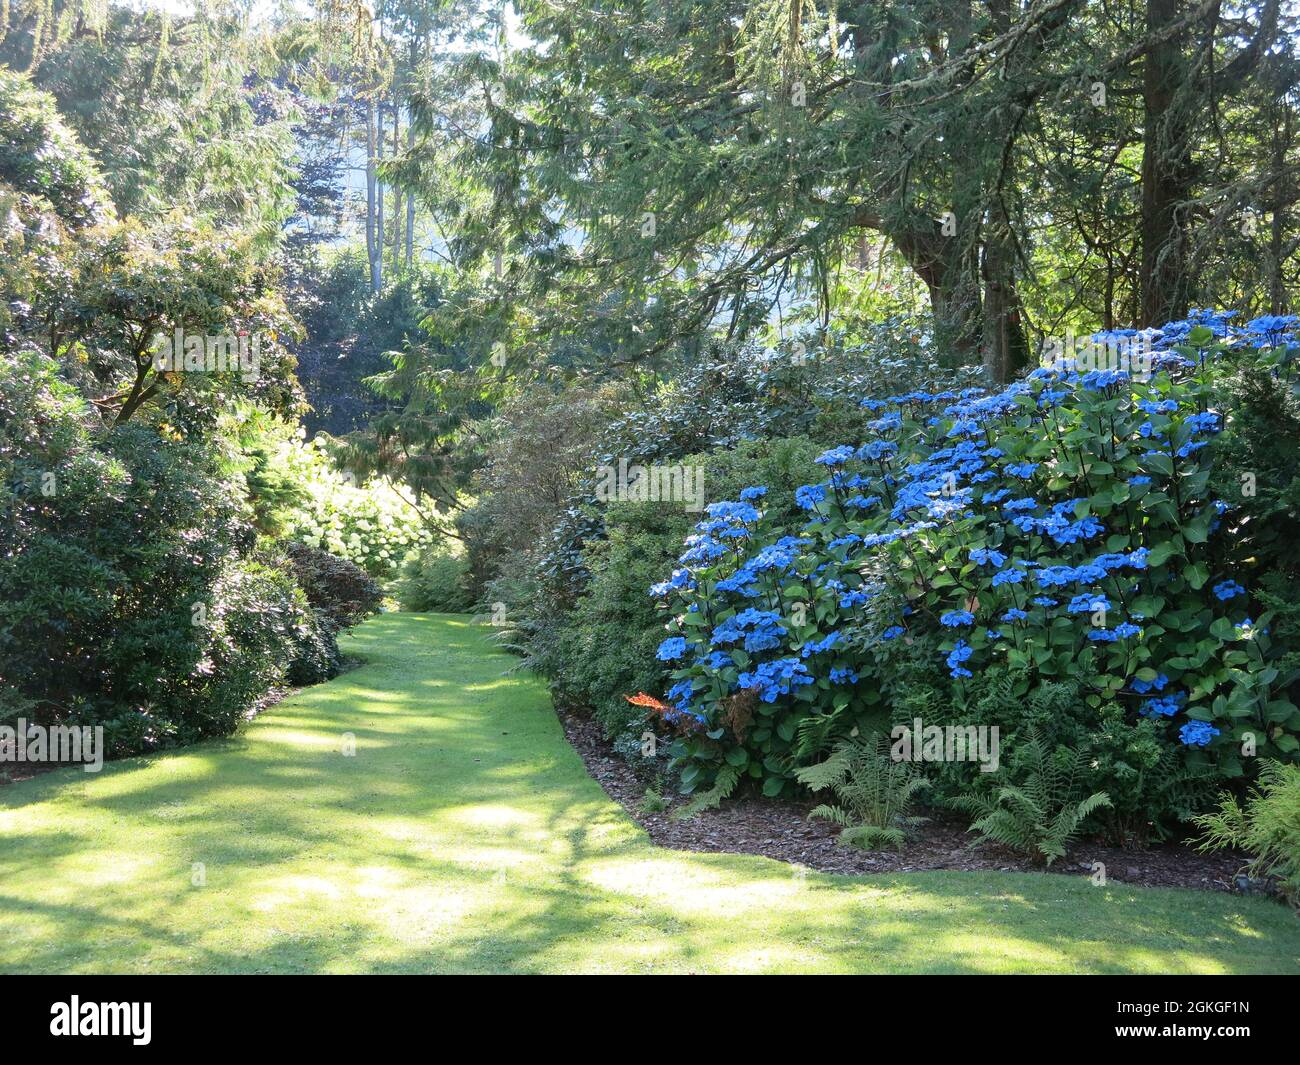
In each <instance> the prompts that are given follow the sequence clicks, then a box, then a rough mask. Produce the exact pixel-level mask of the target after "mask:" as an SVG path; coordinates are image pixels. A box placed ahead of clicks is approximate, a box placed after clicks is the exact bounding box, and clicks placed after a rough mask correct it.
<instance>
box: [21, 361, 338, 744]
mask: <svg viewBox="0 0 1300 1065" xmlns="http://www.w3.org/2000/svg"><path fill="white" fill-rule="evenodd" d="M217 451H218V449H217V448H216V447H215V446H213V445H212V444H211V443H210V442H204V441H203V440H201V439H196V440H193V441H191V440H186V441H184V442H171V441H168V440H166V439H164V437H163V436H162V435H160V433H159V431H158V429H156V428H153V427H151V426H149V425H147V424H144V423H140V424H136V423H130V424H127V425H122V426H118V427H117V428H115V429H112V430H105V429H103V427H102V426H101V425H100V423H99V420H98V419H97V418H96V417H95V416H94V415H93V414H92V413H90V411H89V409H88V407H87V404H86V403H85V402H84V401H83V400H82V399H81V398H80V397H79V396H78V395H77V393H76V391H75V390H74V389H73V388H72V387H71V386H69V385H67V384H65V383H64V382H62V381H61V380H60V379H59V376H58V374H57V371H56V366H55V363H54V362H53V360H50V359H48V358H45V357H43V356H40V355H36V354H32V355H26V356H21V357H17V358H14V359H12V360H10V361H9V362H6V363H5V364H3V365H0V480H2V482H3V484H4V485H5V488H6V490H7V491H6V496H5V498H4V500H3V505H4V506H5V509H6V510H7V511H8V514H9V515H10V517H9V519H8V520H6V521H4V522H3V523H0V689H5V690H6V691H5V694H4V696H3V697H2V699H0V705H3V706H5V707H6V708H7V709H12V708H18V707H28V708H34V709H35V714H34V715H33V714H29V715H28V716H29V717H31V716H36V717H38V718H40V719H42V720H44V721H46V722H56V721H57V722H68V723H77V724H88V725H96V724H102V725H104V726H105V728H106V733H107V735H106V739H107V741H108V745H109V749H110V752H111V753H112V754H114V755H122V754H127V753H132V752H136V751H142V750H149V749H154V748H158V747H163V746H171V745H175V744H181V743H190V742H193V741H195V740H198V739H201V738H203V737H205V736H215V735H224V734H227V733H229V732H231V731H232V730H233V729H234V728H235V727H236V725H237V724H238V722H239V720H240V719H241V716H242V715H243V714H244V713H246V712H247V711H248V710H249V709H250V708H251V707H252V706H254V705H255V703H256V702H257V700H258V699H260V698H261V697H262V696H263V695H264V694H265V692H266V691H267V689H268V688H269V687H271V686H272V685H274V684H276V683H278V682H279V681H280V680H281V679H282V677H283V674H284V670H285V664H286V663H288V662H290V661H292V660H293V658H294V656H295V647H296V646H297V645H298V643H299V642H300V641H301V640H303V639H304V638H310V634H311V631H312V629H313V627H315V626H316V624H317V622H316V619H315V617H314V615H313V614H312V613H311V610H310V609H309V607H308V605H307V601H306V598H305V597H304V595H303V593H302V591H301V590H300V589H299V588H298V587H297V586H296V584H295V583H294V582H293V579H292V578H291V577H290V575H289V574H288V573H287V572H284V571H282V570H280V569H278V568H276V567H275V566H272V565H269V564H267V562H266V561H263V560H259V559H258V558H257V557H255V552H254V547H255V542H256V536H255V534H254V531H253V529H252V527H251V525H249V523H248V521H247V520H246V518H247V512H246V508H245V507H244V505H243V502H242V498H241V494H240V491H239V488H238V486H237V485H236V484H235V483H233V482H232V481H231V480H229V478H228V476H227V475H226V474H225V473H223V470H222V466H221V462H220V458H219V456H218V454H217Z"/></svg>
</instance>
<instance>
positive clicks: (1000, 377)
mask: <svg viewBox="0 0 1300 1065" xmlns="http://www.w3.org/2000/svg"><path fill="white" fill-rule="evenodd" d="M980 276H981V279H982V280H983V282H984V298H983V300H982V311H983V319H984V321H983V336H982V339H981V344H980V354H981V356H982V359H983V362H984V369H985V371H986V372H987V373H988V375H989V377H990V378H991V379H992V380H993V381H996V382H997V383H999V384H1005V383H1006V382H1008V381H1010V380H1011V379H1012V378H1013V377H1015V375H1016V374H1017V373H1018V372H1019V371H1020V370H1022V369H1024V367H1025V365H1026V364H1027V363H1028V361H1029V344H1028V341H1027V340H1026V338H1025V330H1024V325H1023V323H1022V321H1021V316H1020V294H1019V292H1018V291H1017V289H1016V276H1015V247H1014V245H1013V244H1012V236H1011V223H1010V220H1009V219H1008V218H1007V216H1006V212H1005V211H1004V210H1003V209H1002V207H1001V206H1000V205H999V204H995V205H994V207H993V208H992V209H991V210H990V212H989V218H988V221H987V224H986V226H985V234H984V247H983V251H982V255H981V263H980Z"/></svg>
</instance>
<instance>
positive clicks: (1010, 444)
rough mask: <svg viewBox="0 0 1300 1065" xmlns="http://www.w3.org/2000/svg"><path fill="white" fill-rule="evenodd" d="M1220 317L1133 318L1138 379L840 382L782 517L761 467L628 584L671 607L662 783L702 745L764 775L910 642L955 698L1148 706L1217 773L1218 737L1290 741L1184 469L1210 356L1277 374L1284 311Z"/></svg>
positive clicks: (685, 767)
mask: <svg viewBox="0 0 1300 1065" xmlns="http://www.w3.org/2000/svg"><path fill="white" fill-rule="evenodd" d="M1230 317H1231V315H1230V314H1216V313H1211V312H1197V313H1195V314H1193V315H1192V316H1191V317H1190V318H1189V319H1188V320H1186V321H1182V322H1176V323H1170V324H1169V325H1167V326H1165V327H1164V329H1163V330H1159V331H1149V333H1148V334H1147V335H1149V336H1150V339H1151V341H1152V344H1153V348H1154V354H1153V365H1152V373H1151V374H1150V375H1149V377H1148V378H1147V379H1146V380H1138V379H1135V378H1134V377H1132V376H1130V374H1128V373H1127V372H1125V371H1124V370H1120V369H1101V370H1093V371H1081V370H1080V369H1075V368H1068V367H1061V368H1042V369H1038V370H1035V371H1034V372H1032V373H1031V374H1029V376H1028V377H1027V378H1026V379H1024V380H1021V381H1017V382H1016V383H1014V384H1012V385H1010V386H1009V387H1007V388H1005V389H1004V390H1002V391H1001V392H998V393H995V394H986V393H984V392H983V391H980V390H976V389H966V390H962V391H960V392H956V391H947V392H940V393H937V394H931V393H928V392H924V391H913V392H909V393H907V394H904V395H900V396H895V397H893V398H890V399H885V400H873V399H867V400H864V401H862V407H863V408H864V410H865V411H866V412H867V415H868V419H869V420H868V421H867V423H866V425H865V426H864V429H863V434H862V437H861V439H859V440H858V442H857V443H855V444H852V445H847V444H846V445H843V446H839V447H834V448H831V449H829V450H827V451H826V452H825V453H824V454H822V455H821V456H820V457H819V458H818V460H817V462H818V463H819V464H820V465H821V466H823V467H824V468H825V470H826V477H825V478H824V479H823V480H821V481H820V482H818V483H816V484H808V485H804V486H802V487H800V488H799V489H797V491H796V493H795V498H796V501H797V503H798V505H799V507H800V508H802V510H803V511H804V512H805V513H806V514H807V521H806V523H804V524H803V525H802V526H801V527H799V528H772V527H770V526H769V524H768V523H767V522H766V521H765V518H764V514H763V511H762V510H761V506H762V503H763V501H764V495H765V488H764V486H762V485H755V486H753V487H752V488H749V489H746V490H745V491H744V492H742V493H740V495H741V498H740V499H739V500H738V501H736V502H727V503H719V504H715V505H713V506H711V507H710V508H709V509H708V516H707V519H706V520H704V521H702V522H700V523H699V524H698V525H697V527H696V531H695V534H694V535H693V536H691V537H690V539H689V540H688V541H687V544H686V551H685V552H684V553H683V554H682V556H681V558H680V568H678V569H676V570H675V571H674V572H673V573H672V575H671V576H670V577H669V578H668V579H667V580H665V581H663V582H662V583H660V584H657V585H655V586H654V587H653V588H652V589H651V594H652V595H653V596H654V597H656V598H657V599H659V600H661V601H662V603H663V605H664V606H665V607H666V608H667V609H668V610H669V611H670V613H671V615H672V620H671V621H670V622H669V623H668V630H669V635H668V637H667V638H666V639H665V640H664V642H663V644H662V645H661V647H660V649H659V657H660V658H661V659H664V660H666V661H669V662H670V663H672V664H674V665H675V666H676V669H675V670H674V672H673V673H672V678H673V680H674V684H673V685H672V687H671V688H670V690H669V691H668V694H667V696H666V698H667V701H668V703H669V704H670V705H671V707H672V710H671V711H669V712H668V713H667V714H666V715H665V716H667V717H668V718H670V719H671V721H670V724H673V725H675V726H676V728H677V731H678V732H679V738H678V739H677V740H676V742H675V746H674V755H675V757H676V764H677V765H678V767H679V768H681V769H682V780H683V784H684V786H685V787H686V788H687V789H688V790H689V789H691V788H693V787H695V786H697V785H698V784H699V783H702V782H705V781H707V780H709V779H711V778H712V776H713V775H715V774H716V771H717V769H718V767H719V766H721V765H723V764H724V763H725V764H726V765H728V766H730V767H732V768H734V769H736V770H739V771H740V772H742V773H745V774H747V775H748V776H750V777H752V778H754V779H761V780H762V781H763V790H764V792H765V793H767V794H772V795H774V794H777V793H779V792H781V791H782V790H784V789H786V788H787V787H788V786H789V781H790V779H791V777H792V774H793V771H794V769H795V768H796V766H797V764H798V762H799V760H800V758H801V757H803V756H804V755H806V754H807V753H809V752H808V749H807V747H808V745H807V743H806V742H805V741H807V740H808V739H809V737H812V736H816V737H817V738H818V739H819V740H820V741H821V742H823V743H824V742H825V740H826V739H827V738H828V737H830V736H832V735H834V734H836V733H840V734H846V733H848V732H849V731H850V730H851V729H852V728H854V727H855V726H857V725H859V724H860V723H862V722H863V721H864V717H865V715H867V714H868V713H869V712H870V711H871V709H872V708H873V707H874V706H875V705H877V704H879V703H880V701H881V699H882V692H887V691H889V690H890V689H891V688H892V687H893V686H894V685H895V684H896V682H897V679H898V677H897V674H896V667H895V662H896V660H899V661H901V660H902V659H904V658H907V657H909V656H911V657H912V658H914V657H915V655H914V653H913V652H914V651H915V650H919V651H921V652H922V653H924V654H927V655H929V656H930V667H931V668H932V669H933V671H934V672H935V673H936V674H938V675H939V676H941V677H942V678H943V683H945V684H947V685H948V686H949V687H950V691H951V695H952V699H953V700H954V701H957V702H961V701H962V700H963V698H964V695H965V688H964V685H966V684H967V683H968V682H969V679H970V678H972V677H973V676H974V675H975V674H976V672H983V671H986V670H989V669H990V668H999V669H1003V670H1006V669H1012V670H1020V671H1025V672H1028V673H1030V674H1031V675H1033V676H1035V677H1037V678H1040V680H1067V681H1070V682H1071V683H1074V684H1076V685H1078V687H1079V689H1080V691H1081V692H1084V693H1086V694H1085V695H1084V697H1083V700H1082V701H1083V703H1084V704H1085V706H1086V708H1087V711H1089V712H1097V711H1098V710H1099V708H1102V707H1110V706H1111V705H1118V706H1120V707H1121V708H1122V711H1123V713H1124V715H1125V716H1126V718H1127V719H1128V720H1130V721H1133V722H1136V721H1140V720H1141V719H1143V718H1145V719H1148V720H1149V721H1150V722H1153V723H1154V724H1155V725H1156V726H1157V727H1158V729H1159V731H1160V735H1161V736H1162V739H1163V742H1165V743H1166V744H1168V745H1171V746H1174V747H1176V748H1177V749H1179V750H1180V751H1181V752H1182V757H1183V759H1184V761H1185V762H1189V763H1191V762H1199V763H1205V764H1209V765H1212V766H1213V767H1214V769H1215V771H1216V772H1218V773H1220V774H1222V775H1228V776H1230V775H1235V774H1237V773H1240V772H1241V769H1242V763H1241V756H1240V751H1241V749H1242V747H1243V745H1245V746H1246V748H1247V750H1248V751H1249V749H1250V748H1251V746H1252V745H1253V749H1254V751H1255V752H1256V753H1259V754H1266V755H1270V756H1273V757H1290V756H1291V755H1293V754H1294V752H1295V751H1296V750H1297V749H1298V748H1300V742H1298V741H1297V733H1300V711H1297V709H1296V707H1295V706H1294V705H1293V704H1292V702H1291V701H1290V700H1289V699H1288V698H1287V695H1286V690H1285V689H1286V685H1287V684H1288V683H1289V682H1290V681H1291V680H1292V677H1290V676H1283V675H1280V672H1279V670H1278V668H1276V666H1275V665H1273V664H1272V663H1273V662H1274V661H1275V660H1276V659H1277V658H1278V650H1279V649H1276V648H1275V647H1274V645H1273V642H1272V640H1271V638H1270V634H1269V621H1270V617H1271V615H1270V613H1268V612H1267V611H1266V612H1264V613H1260V612H1259V611H1258V604H1257V603H1256V602H1255V601H1254V600H1253V599H1252V596H1251V593H1250V591H1249V588H1250V584H1251V581H1250V577H1251V570H1250V559H1249V558H1248V557H1246V555H1245V553H1244V552H1241V551H1239V550H1237V548H1236V543H1237V540H1236V537H1235V536H1234V525H1233V523H1234V505H1233V501H1232V500H1231V499H1216V498H1214V497H1213V495H1212V493H1211V492H1210V490H1209V484H1210V467H1211V456H1212V454H1213V450H1214V448H1213V444H1214V439H1215V436H1216V434H1217V433H1218V432H1220V431H1221V430H1222V428H1223V426H1224V414H1225V412H1223V411H1221V410H1217V409H1216V408H1215V403H1214V401H1215V395H1216V392H1215V382H1216V376H1217V375H1218V374H1219V373H1220V368H1221V366H1222V365H1224V364H1228V363H1231V362H1238V361H1242V360H1248V361H1253V362H1256V363H1258V364H1261V365H1266V366H1270V367H1274V368H1275V370H1276V372H1278V373H1281V372H1282V369H1281V367H1282V366H1284V365H1285V363H1287V362H1288V361H1289V359H1290V358H1291V357H1292V356H1294V355H1295V354H1296V352H1297V348H1296V346H1295V334H1294V329H1295V324H1296V319H1295V318H1294V317H1290V318H1281V319H1276V318H1271V319H1268V320H1264V319H1257V320H1256V321H1254V322H1252V323H1249V325H1247V326H1245V327H1244V328H1242V329H1232V328H1230V326H1229V324H1228V322H1229V319H1230ZM1127 335H1130V336H1131V335H1133V334H1131V333H1130V334H1127ZM904 647H906V648H907V650H906V651H904V650H903V648H904ZM746 699H747V700H749V701H750V702H752V703H753V719H752V721H751V720H749V719H748V717H746V719H745V727H743V728H736V727H734V723H735V720H736V716H737V715H736V707H737V705H738V704H739V703H740V702H741V701H742V700H746ZM1080 712H1081V713H1082V712H1085V708H1084V707H1080ZM1148 727H1149V726H1148Z"/></svg>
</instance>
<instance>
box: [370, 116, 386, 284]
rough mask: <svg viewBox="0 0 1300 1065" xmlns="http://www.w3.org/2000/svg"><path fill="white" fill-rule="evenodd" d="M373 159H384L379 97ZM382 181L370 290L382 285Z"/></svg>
mask: <svg viewBox="0 0 1300 1065" xmlns="http://www.w3.org/2000/svg"><path fill="white" fill-rule="evenodd" d="M375 161H376V163H382V162H383V161H384V102H383V98H382V97H381V98H380V100H379V105H378V107H377V108H376V110H375ZM384 237H385V234H384V183H383V182H382V181H377V183H376V185H375V258H374V263H373V264H372V266H371V268H370V277H371V285H372V291H374V292H379V291H380V289H382V288H383V287H384Z"/></svg>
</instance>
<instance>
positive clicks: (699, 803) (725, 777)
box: [672, 764, 740, 821]
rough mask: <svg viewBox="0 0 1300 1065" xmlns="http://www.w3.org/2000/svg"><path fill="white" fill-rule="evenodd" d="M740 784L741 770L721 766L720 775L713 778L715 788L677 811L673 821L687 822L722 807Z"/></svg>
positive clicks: (699, 795) (704, 792) (696, 797)
mask: <svg viewBox="0 0 1300 1065" xmlns="http://www.w3.org/2000/svg"><path fill="white" fill-rule="evenodd" d="M739 783H740V770H738V769H736V768H735V766H730V765H725V764H724V765H722V766H720V767H719V769H718V775H717V776H716V777H714V778H713V786H712V787H711V788H709V790H708V791H702V792H700V793H699V794H697V795H696V796H694V797H693V798H692V799H691V801H690V802H688V803H687V804H686V805H685V806H683V807H681V808H680V809H679V810H677V811H676V812H675V813H674V814H673V815H672V816H673V820H675V821H685V820H686V819H687V818H691V817H694V816H695V815H696V814H699V813H703V812H704V811H705V810H713V809H716V808H717V807H719V806H721V805H722V800H723V799H725V798H727V796H729V795H730V794H731V793H732V792H733V791H735V790H736V785H737V784H739Z"/></svg>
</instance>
